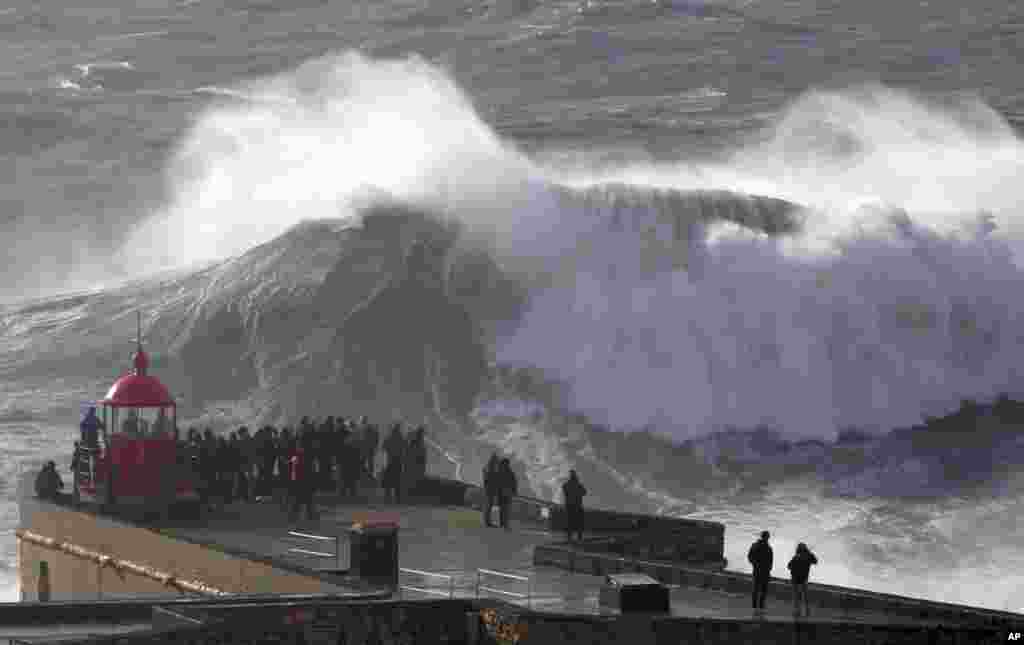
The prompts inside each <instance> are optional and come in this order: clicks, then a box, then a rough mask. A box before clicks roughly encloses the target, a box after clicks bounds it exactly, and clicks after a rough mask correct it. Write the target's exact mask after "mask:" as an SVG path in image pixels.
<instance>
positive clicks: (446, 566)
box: [171, 497, 932, 625]
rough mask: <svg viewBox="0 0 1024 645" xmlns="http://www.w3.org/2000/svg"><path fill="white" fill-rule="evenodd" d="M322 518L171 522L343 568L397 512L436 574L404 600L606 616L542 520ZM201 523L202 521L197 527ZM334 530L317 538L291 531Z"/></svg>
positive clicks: (218, 517)
mask: <svg viewBox="0 0 1024 645" xmlns="http://www.w3.org/2000/svg"><path fill="white" fill-rule="evenodd" d="M319 502H320V504H319V512H320V516H319V518H318V519H317V520H315V521H305V520H300V521H297V522H291V521H290V520H289V518H288V516H287V514H286V513H285V512H283V511H282V510H281V508H280V506H279V505H278V504H277V503H274V502H271V501H266V502H262V503H237V504H233V505H231V506H228V507H226V508H224V509H222V510H221V511H219V512H217V513H215V514H211V515H210V516H209V517H207V518H206V519H204V521H203V522H201V523H197V524H196V525H195V526H188V527H184V526H182V527H177V528H175V529H172V530H171V531H172V532H177V533H179V534H181V535H183V536H186V537H191V538H193V539H198V540H203V541H211V542H216V543H219V544H223V545H225V546H227V547H230V548H236V549H242V550H245V551H249V552H254V553H260V554H263V555H265V556H270V557H274V558H279V559H282V560H286V561H291V562H294V563H297V564H302V565H304V566H309V567H313V568H323V569H331V568H339V565H340V568H343V569H347V568H348V562H347V560H348V558H347V554H348V540H347V535H348V529H349V527H351V525H352V524H353V522H354V521H355V520H356V519H357V518H359V517H360V516H363V515H365V514H367V513H387V514H393V515H395V516H397V517H398V518H399V523H400V529H399V538H398V539H399V547H398V548H399V566H401V567H402V568H404V569H413V570H417V571H422V572H426V573H434V574H441V575H442V576H449V577H439V576H436V577H435V576H423V575H419V574H416V573H409V572H403V574H402V576H401V581H400V584H401V585H402V586H403V587H404V589H403V592H402V593H403V595H404V596H406V597H439V596H447V595H448V594H449V593H454V595H456V596H474V595H476V593H477V586H478V584H479V586H480V587H481V590H480V595H481V596H490V597H495V598H501V599H503V600H506V601H510V602H516V603H517V604H522V605H524V606H526V605H527V604H529V605H530V606H531V607H532V608H533V609H535V610H541V611H559V612H569V613H588V614H593V613H611V612H608V611H607V610H602V609H601V608H600V607H599V606H598V592H599V590H600V588H601V586H602V584H603V582H604V581H603V579H602V578H600V577H597V576H591V575H584V574H574V573H569V572H566V571H563V570H561V569H555V568H550V567H535V566H534V565H533V564H532V560H533V549H534V547H536V546H537V545H539V544H544V543H550V542H552V541H558V540H560V539H562V536H561V535H556V534H553V533H551V532H549V531H547V530H545V527H544V526H542V525H540V524H537V525H533V524H529V523H523V522H516V523H514V524H513V525H512V526H511V527H510V529H508V530H505V529H500V528H487V527H485V526H484V525H483V520H482V516H481V513H480V512H479V511H475V510H473V509H468V508H463V507H437V506H427V505H416V504H402V505H395V504H389V503H387V502H385V501H383V500H381V499H380V498H379V497H378V498H375V499H365V498H364V499H363V500H362V501H361V502H356V501H354V500H350V501H347V502H341V500H338V499H336V498H335V499H333V500H332V499H330V498H327V497H321V498H320V499H319ZM199 524H201V525H199ZM292 531H294V532H297V533H302V534H307V535H315V536H325V537H329V538H335V537H336V536H337V537H340V542H339V543H338V544H337V545H336V544H335V542H334V541H333V540H332V541H326V540H325V541H318V540H314V539H310V538H305V537H301V536H294V535H290V534H289V532H292ZM336 546H337V547H339V548H340V551H341V562H340V563H338V562H336V561H335V559H334V557H320V556H315V555H311V554H309V553H302V552H299V551H295V550H294V549H302V550H304V551H313V552H321V553H327V554H333V553H334V551H335V548H336ZM477 569H487V570H490V571H495V572H500V573H505V574H510V575H513V576H521V577H524V578H528V579H529V580H528V581H525V582H524V581H521V580H516V579H511V578H504V577H501V576H498V575H491V574H484V575H482V576H479V578H478V575H479V574H478V572H477ZM671 606H672V613H673V615H677V616H693V617H707V618H719V619H737V620H748V619H750V618H751V616H752V615H753V612H752V610H751V607H750V597H749V596H748V595H746V594H730V593H725V592H719V591H711V590H706V589H697V588H690V587H683V588H673V589H672V590H671ZM812 611H814V614H813V616H812V618H811V620H813V621H815V622H821V621H843V622H849V621H856V622H863V623H872V622H878V623H890V622H893V621H892V619H891V618H889V617H887V616H885V615H884V614H881V613H874V612H866V611H846V610H839V609H815V610H812ZM764 620H768V621H793V620H794V619H793V616H792V609H791V606H790V605H789V604H788V603H785V602H772V600H771V598H769V600H768V608H767V611H766V613H765V616H764ZM899 622H900V623H905V624H916V625H924V624H932V623H929V622H928V621H919V620H911V619H904V618H900V619H899Z"/></svg>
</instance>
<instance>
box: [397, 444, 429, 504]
mask: <svg viewBox="0 0 1024 645" xmlns="http://www.w3.org/2000/svg"><path fill="white" fill-rule="evenodd" d="M404 465H405V469H404V471H403V472H402V475H403V477H402V486H404V490H405V492H404V493H403V494H404V495H405V497H406V498H407V499H408V498H410V497H412V496H413V494H414V493H415V491H416V489H417V487H418V486H419V485H420V481H422V479H423V478H424V477H425V476H426V474H427V429H426V428H425V427H424V426H419V427H418V428H416V431H415V432H413V433H412V434H411V435H410V436H409V443H408V445H407V446H406V449H405V460H404Z"/></svg>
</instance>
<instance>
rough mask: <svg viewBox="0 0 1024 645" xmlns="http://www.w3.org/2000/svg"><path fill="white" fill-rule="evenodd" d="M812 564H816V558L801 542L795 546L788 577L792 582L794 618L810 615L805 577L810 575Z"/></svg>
mask: <svg viewBox="0 0 1024 645" xmlns="http://www.w3.org/2000/svg"><path fill="white" fill-rule="evenodd" d="M812 564H818V558H816V557H815V556H814V554H813V553H811V550H810V549H808V548H807V545H806V544H804V543H803V542H801V543H800V544H798V545H796V553H795V554H794V555H793V558H792V559H791V560H790V561H789V575H790V578H791V580H792V581H793V615H794V616H800V615H801V613H802V614H803V615H804V616H810V615H811V610H810V607H808V605H807V577H808V576H809V575H810V573H811V565H812ZM801 610H802V611H801Z"/></svg>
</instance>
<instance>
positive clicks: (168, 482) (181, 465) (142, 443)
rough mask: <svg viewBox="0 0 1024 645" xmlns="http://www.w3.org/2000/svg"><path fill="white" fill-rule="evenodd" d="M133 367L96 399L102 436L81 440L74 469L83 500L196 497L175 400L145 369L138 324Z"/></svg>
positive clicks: (159, 501) (147, 502)
mask: <svg viewBox="0 0 1024 645" xmlns="http://www.w3.org/2000/svg"><path fill="white" fill-rule="evenodd" d="M137 343H138V345H137V349H136V351H135V355H134V356H133V357H132V365H133V368H134V369H133V370H132V372H131V373H129V374H125V375H124V376H122V377H121V378H119V379H117V381H115V382H114V384H113V385H112V386H111V387H110V390H109V391H108V392H107V395H106V397H105V398H104V399H103V400H101V401H100V402H99V406H100V408H101V414H100V419H101V421H102V424H101V425H100V428H101V429H102V437H101V438H100V437H99V436H98V437H97V440H96V441H95V443H93V444H92V445H90V442H85V444H84V445H83V446H82V449H81V450H80V452H79V455H78V459H77V463H78V465H77V467H76V469H75V495H76V499H78V500H81V501H94V502H98V503H101V504H107V505H115V506H143V507H147V508H149V509H154V510H160V511H163V510H166V509H168V508H169V507H170V505H172V504H174V503H175V502H177V501H186V500H188V501H194V500H196V499H197V495H196V492H195V487H194V486H193V478H192V476H191V471H190V469H189V467H188V463H187V460H186V459H185V458H184V457H185V455H184V453H183V452H182V450H181V449H180V448H179V445H178V437H177V435H178V431H177V404H176V403H175V401H174V398H173V397H172V396H171V394H170V392H169V391H168V390H167V387H166V386H164V384H163V383H161V382H160V380H159V379H158V378H156V377H155V376H151V375H150V374H149V373H148V370H149V357H148V356H147V355H146V352H145V351H143V349H142V324H141V313H140V314H139V337H138V339H137Z"/></svg>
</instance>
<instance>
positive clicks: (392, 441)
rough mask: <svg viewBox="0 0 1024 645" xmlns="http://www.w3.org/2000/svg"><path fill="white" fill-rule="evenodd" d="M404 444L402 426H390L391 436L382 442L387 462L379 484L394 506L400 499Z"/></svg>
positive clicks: (399, 424)
mask: <svg viewBox="0 0 1024 645" xmlns="http://www.w3.org/2000/svg"><path fill="white" fill-rule="evenodd" d="M405 448H406V442H405V437H403V436H402V424H401V423H395V424H394V425H392V426H391V434H389V435H388V438H387V439H386V440H385V441H384V452H385V453H386V454H387V457H388V462H387V465H386V466H385V467H384V472H383V473H382V474H381V483H382V484H383V486H384V490H385V491H386V492H387V494H388V498H389V499H391V500H392V501H394V502H395V503H396V504H397V503H399V502H400V501H401V498H402V476H403V473H402V469H403V466H404V461H405V452H406V450H405Z"/></svg>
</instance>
